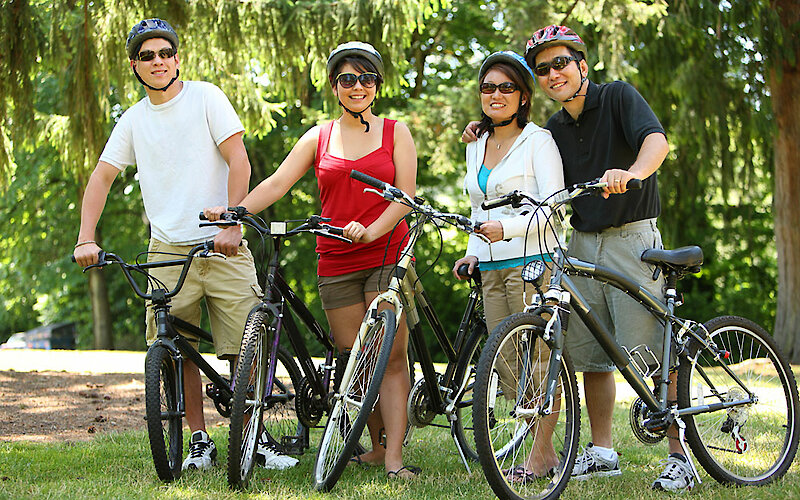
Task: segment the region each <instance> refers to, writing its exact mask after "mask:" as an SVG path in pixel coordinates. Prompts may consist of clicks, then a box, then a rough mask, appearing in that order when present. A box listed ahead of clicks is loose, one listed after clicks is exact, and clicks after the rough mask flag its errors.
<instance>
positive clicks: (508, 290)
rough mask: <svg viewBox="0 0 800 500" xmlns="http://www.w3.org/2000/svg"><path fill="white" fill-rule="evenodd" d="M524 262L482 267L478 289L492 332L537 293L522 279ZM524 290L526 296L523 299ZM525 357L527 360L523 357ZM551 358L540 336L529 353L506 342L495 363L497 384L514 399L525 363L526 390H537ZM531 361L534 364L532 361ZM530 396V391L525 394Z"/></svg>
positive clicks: (523, 307)
mask: <svg viewBox="0 0 800 500" xmlns="http://www.w3.org/2000/svg"><path fill="white" fill-rule="evenodd" d="M522 268H523V266H517V267H510V268H506V269H497V270H491V271H481V282H482V285H481V291H482V293H483V310H484V314H485V315H486V326H487V328H488V329H489V333H491V332H492V331H493V330H494V329H495V328H496V327H497V326H498V325H499V324H500V323H502V322H503V320H505V319H506V318H507V317H508V316H510V315H512V314H515V313H519V312H522V311H523V310H524V309H525V302H528V303H530V302H531V300H532V299H533V297H534V295H535V294H536V289H535V288H534V286H533V285H532V284H529V283H525V282H524V281H522V276H521V272H522ZM549 280H550V270H549V269H548V270H547V271H545V275H544V276H543V278H542V282H543V283H545V284H546V283H547V282H548V281H549ZM523 290H524V291H525V297H524V300H523ZM526 359H527V361H526ZM549 359H550V349H549V348H548V347H547V344H545V343H544V342H543V341H542V340H541V339H537V340H536V345H535V346H534V347H533V351H532V354H530V355H527V354H526V355H523V354H522V353H521V352H520V350H519V345H517V344H515V343H514V342H506V344H505V345H504V346H503V347H502V348H501V350H500V355H499V360H498V362H497V363H496V364H495V368H496V369H497V372H498V375H499V376H500V386H501V387H502V389H503V394H504V395H505V397H506V398H507V399H514V397H515V394H516V392H517V383H518V380H519V376H520V373H521V369H522V367H523V366H524V365H528V369H529V371H528V374H529V375H528V376H529V377H530V379H529V380H528V381H527V382H526V384H525V387H526V391H527V392H530V391H532V390H539V389H540V385H541V384H542V382H544V377H545V375H546V374H547V366H548V362H549ZM531 363H533V364H531ZM527 396H528V397H529V398H530V397H532V396H531V394H527Z"/></svg>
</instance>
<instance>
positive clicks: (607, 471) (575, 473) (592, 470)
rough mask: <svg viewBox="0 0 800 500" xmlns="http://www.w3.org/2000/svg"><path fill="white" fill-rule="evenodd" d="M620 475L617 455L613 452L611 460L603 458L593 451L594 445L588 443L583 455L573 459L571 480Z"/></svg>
mask: <svg viewBox="0 0 800 500" xmlns="http://www.w3.org/2000/svg"><path fill="white" fill-rule="evenodd" d="M620 474H622V471H621V470H620V469H619V453H617V452H616V451H615V452H614V456H613V457H612V458H611V459H608V458H605V457H603V456H602V455H601V454H600V452H599V451H597V450H595V449H594V444H592V443H589V444H588V445H587V446H586V448H584V450H583V453H581V454H580V455H578V458H576V459H575V467H573V469H572V479H578V480H582V479H589V478H590V477H594V476H618V475H620Z"/></svg>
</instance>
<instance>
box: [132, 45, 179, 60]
mask: <svg viewBox="0 0 800 500" xmlns="http://www.w3.org/2000/svg"><path fill="white" fill-rule="evenodd" d="M156 54H158V57H160V58H161V59H169V58H170V57H172V56H174V55H175V49H173V48H172V47H164V48H163V49H158V52H154V51H152V50H143V51H141V52H139V55H138V56H137V58H138V59H139V60H140V61H152V60H153V59H155V58H156Z"/></svg>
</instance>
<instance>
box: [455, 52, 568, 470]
mask: <svg viewBox="0 0 800 500" xmlns="http://www.w3.org/2000/svg"><path fill="white" fill-rule="evenodd" d="M533 80H534V79H533V74H532V73H531V70H530V69H529V68H528V65H527V64H526V63H525V60H524V59H523V58H522V57H521V56H520V55H519V54H517V53H515V52H511V51H505V52H496V53H494V54H492V55H490V56H489V57H488V58H486V60H485V61H484V62H483V64H482V65H481V69H480V72H479V75H478V81H479V88H480V91H481V95H480V97H481V108H482V111H483V112H482V114H481V121H480V123H479V124H478V129H477V135H478V140H477V141H476V142H472V143H470V144H468V145H467V174H466V178H465V180H464V186H465V188H466V190H467V192H468V193H469V197H470V201H471V204H472V217H471V218H472V220H476V221H480V222H481V227H480V230H479V231H478V233H479V234H480V235H481V236H482V237H481V236H477V235H470V237H469V243H468V244H467V252H466V256H465V257H463V258H461V259H459V260H458V261H456V263H455V265H454V266H453V274H454V275H455V276H456V278H459V279H461V277H460V276H459V275H458V273H457V269H458V268H459V266H461V265H462V264H468V265H469V270H470V274H471V273H472V271H473V270H474V269H475V267H476V266H478V268H479V271H480V274H481V280H482V282H483V284H482V287H483V288H482V291H483V304H484V312H485V314H486V325H487V327H488V329H489V331H490V332H491V331H492V330H494V328H495V327H496V326H497V325H499V324H500V323H501V322H502V320H503V319H504V318H506V317H507V316H510V315H511V314H514V313H517V312H521V311H522V310H523V309H524V308H525V304H524V299H523V291H524V283H523V281H522V278H521V276H520V273H521V271H522V267H523V266H524V264H526V263H527V262H530V261H532V260H544V261H549V260H550V255H549V253H548V250H552V249H553V248H554V247H555V245H556V244H557V239H556V235H555V233H554V232H553V230H552V227H550V226H547V225H546V224H545V219H546V217H545V215H546V212H545V213H541V212H539V213H537V217H535V218H533V219H532V218H531V210H530V209H529V208H527V209H526V208H512V207H511V206H505V207H500V208H496V209H492V210H488V211H487V210H483V209H482V208H481V203H483V202H484V201H485V200H489V199H493V198H497V197H500V196H502V195H504V194H507V193H509V192H511V191H514V190H521V191H525V192H527V193H530V194H532V195H533V196H534V197H535V198H536V199H537V200H544V199H545V198H547V197H548V196H550V195H551V194H553V193H554V192H555V191H557V190H559V189H561V188H563V187H564V173H563V169H562V165H561V155H560V154H559V152H558V147H557V146H556V143H555V141H554V140H553V137H552V136H551V135H550V132H549V131H547V130H545V129H543V128H541V127H539V126H537V125H536V124H534V123H531V122H528V114H529V111H530V98H531V94H532V92H533V88H534V87H533ZM538 348H539V349H546V346H545V345H544V344H543V343H542V342H541V341H539V346H538ZM542 354H543V355H544V354H545V353H542ZM508 356H513V355H512V354H511V353H509V354H508ZM507 364H508V365H509V370H508V373H501V374H500V379H501V384H502V385H503V386H504V389H505V390H504V392H505V393H507V394H513V393H514V387H513V382H511V380H512V379H513V378H515V377H513V373H511V372H512V370H513V365H514V363H513V362H511V360H510V361H509V363H507ZM543 368H544V367H543ZM543 375H544V373H543V370H542V374H541V375H540V377H541V376H543ZM505 381H508V382H506V383H503V382H505ZM509 384H512V385H509ZM507 385H508V387H506V386H507ZM544 427H549V426H544ZM543 430H544V429H543V428H541V429H540V432H539V434H540V437H537V439H536V441H537V443H536V445H535V447H536V448H538V449H539V450H540V452H539V453H536V454H534V453H531V456H530V457H527V458H526V460H525V462H524V463H522V464H520V465H519V466H517V467H514V468H513V469H510V470H509V471H507V473H508V474H509V477H508V480H510V481H518V482H524V481H526V480H527V479H529V478H530V477H531V476H532V475H533V476H543V475H545V474H547V473H548V472H549V471H550V470H551V469H553V468H554V467H556V466H557V465H558V458H557V456H556V454H555V451H554V450H553V448H552V446H542V444H543V443H546V442H547V441H548V438H549V435H550V433H549V432H546V431H544V432H541V431H543Z"/></svg>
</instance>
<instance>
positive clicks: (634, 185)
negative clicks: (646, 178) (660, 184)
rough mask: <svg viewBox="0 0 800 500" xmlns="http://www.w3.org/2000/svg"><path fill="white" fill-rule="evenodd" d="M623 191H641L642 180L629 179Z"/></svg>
mask: <svg viewBox="0 0 800 500" xmlns="http://www.w3.org/2000/svg"><path fill="white" fill-rule="evenodd" d="M625 189H627V190H628V191H630V190H632V189H642V180H641V179H631V180H629V181H628V183H627V184H625Z"/></svg>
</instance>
